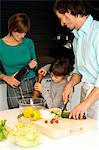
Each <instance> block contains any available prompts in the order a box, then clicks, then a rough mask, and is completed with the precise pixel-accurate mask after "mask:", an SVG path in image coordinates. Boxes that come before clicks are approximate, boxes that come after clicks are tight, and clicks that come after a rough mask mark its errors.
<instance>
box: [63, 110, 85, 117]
mask: <svg viewBox="0 0 99 150" xmlns="http://www.w3.org/2000/svg"><path fill="white" fill-rule="evenodd" d="M69 115H70V112H68V111H67V112H66V111H64V112H63V113H61V117H62V118H69ZM86 118H87V117H86V114H85V113H84V115H83V119H86ZM71 119H73V118H71ZM78 119H80V116H79V118H78Z"/></svg>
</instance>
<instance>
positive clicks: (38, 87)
mask: <svg viewBox="0 0 99 150" xmlns="http://www.w3.org/2000/svg"><path fill="white" fill-rule="evenodd" d="M34 89H35V90H36V91H39V92H42V90H43V87H42V85H41V83H39V82H36V83H35V85H34Z"/></svg>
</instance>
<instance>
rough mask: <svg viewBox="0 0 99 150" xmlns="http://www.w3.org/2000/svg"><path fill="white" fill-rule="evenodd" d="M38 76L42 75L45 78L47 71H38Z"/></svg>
mask: <svg viewBox="0 0 99 150" xmlns="http://www.w3.org/2000/svg"><path fill="white" fill-rule="evenodd" d="M38 74H42V75H43V76H45V75H46V74H47V70H45V69H44V68H41V69H39V70H38Z"/></svg>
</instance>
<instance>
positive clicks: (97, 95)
mask: <svg viewBox="0 0 99 150" xmlns="http://www.w3.org/2000/svg"><path fill="white" fill-rule="evenodd" d="M96 100H99V88H96V87H94V88H93V90H92V91H91V92H90V93H89V95H88V96H87V97H86V98H85V101H86V102H87V103H88V105H89V106H90V105H91V104H93V103H94V102H95V101H96Z"/></svg>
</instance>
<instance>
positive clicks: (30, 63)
mask: <svg viewBox="0 0 99 150" xmlns="http://www.w3.org/2000/svg"><path fill="white" fill-rule="evenodd" d="M36 65H37V62H36V61H35V60H34V59H33V60H31V61H30V62H29V66H30V68H31V69H33V68H34V67H36Z"/></svg>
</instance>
